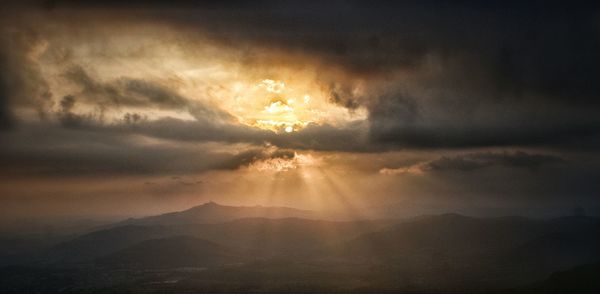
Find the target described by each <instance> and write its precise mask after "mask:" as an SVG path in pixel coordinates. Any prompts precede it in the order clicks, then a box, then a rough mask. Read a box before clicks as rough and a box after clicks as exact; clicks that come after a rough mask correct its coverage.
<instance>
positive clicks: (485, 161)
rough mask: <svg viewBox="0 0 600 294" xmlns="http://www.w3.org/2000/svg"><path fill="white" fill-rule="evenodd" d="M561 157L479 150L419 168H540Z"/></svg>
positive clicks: (428, 169)
mask: <svg viewBox="0 0 600 294" xmlns="http://www.w3.org/2000/svg"><path fill="white" fill-rule="evenodd" d="M562 162H564V160H563V159H562V158H560V157H557V156H554V155H548V154H532V153H526V152H523V151H517V152H512V153H511V152H503V153H493V152H478V153H469V154H463V155H457V156H443V157H441V158H439V159H436V160H433V161H429V162H427V163H425V164H423V165H420V166H419V168H420V169H421V170H422V171H453V170H459V171H472V170H478V169H482V168H487V167H492V166H504V167H512V168H526V169H531V170H536V169H539V168H540V167H541V166H542V165H545V164H555V163H562Z"/></svg>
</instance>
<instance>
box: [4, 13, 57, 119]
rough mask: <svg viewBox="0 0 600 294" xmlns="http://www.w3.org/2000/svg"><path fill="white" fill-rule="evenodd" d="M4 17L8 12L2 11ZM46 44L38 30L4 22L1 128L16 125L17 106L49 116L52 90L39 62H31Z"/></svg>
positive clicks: (43, 116) (41, 115)
mask: <svg viewBox="0 0 600 294" xmlns="http://www.w3.org/2000/svg"><path fill="white" fill-rule="evenodd" d="M4 16H6V12H3V11H2V12H0V17H4ZM43 46H44V43H43V41H42V40H41V38H40V36H39V34H37V33H36V32H34V31H31V30H26V31H19V32H15V31H13V30H10V29H8V28H6V27H5V22H4V21H0V129H5V128H6V127H9V126H12V125H14V124H15V121H14V115H13V108H14V107H15V106H17V107H23V106H26V107H31V108H33V109H35V110H36V111H37V112H38V114H39V115H40V117H42V118H45V116H46V114H47V113H46V112H47V109H48V107H50V106H51V98H52V92H51V91H50V88H49V87H48V85H47V83H46V81H45V79H44V78H43V76H42V75H41V73H40V71H39V67H38V65H37V64H36V63H34V62H31V61H32V59H35V56H36V54H37V51H38V50H39V48H40V47H43Z"/></svg>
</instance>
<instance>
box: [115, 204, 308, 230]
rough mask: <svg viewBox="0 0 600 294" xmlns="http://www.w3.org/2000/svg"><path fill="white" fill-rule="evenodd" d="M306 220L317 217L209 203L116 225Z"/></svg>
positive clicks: (282, 209) (283, 209)
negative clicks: (269, 219)
mask: <svg viewBox="0 0 600 294" xmlns="http://www.w3.org/2000/svg"><path fill="white" fill-rule="evenodd" d="M254 217H263V218H289V217H296V218H306V219H316V218H318V217H319V215H318V214H317V213H315V212H313V211H310V210H302V209H296V208H290V207H278V206H260V205H257V206H227V205H221V204H218V203H216V202H213V201H210V202H207V203H204V204H201V205H198V206H194V207H192V208H190V209H187V210H183V211H176V212H170V213H165V214H160V215H155V216H148V217H142V218H131V219H127V220H125V221H123V222H120V223H117V224H116V225H119V226H122V225H186V224H215V223H223V222H228V221H233V220H236V219H241V218H254Z"/></svg>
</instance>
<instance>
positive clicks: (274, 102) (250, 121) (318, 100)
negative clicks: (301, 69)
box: [222, 77, 364, 134]
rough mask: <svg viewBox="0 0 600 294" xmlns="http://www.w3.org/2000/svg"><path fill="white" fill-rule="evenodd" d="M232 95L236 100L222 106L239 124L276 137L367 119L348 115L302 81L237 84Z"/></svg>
mask: <svg viewBox="0 0 600 294" xmlns="http://www.w3.org/2000/svg"><path fill="white" fill-rule="evenodd" d="M230 91H231V92H232V94H230V95H232V96H233V99H232V100H229V101H228V100H225V101H223V102H222V103H224V104H225V105H226V109H227V110H228V111H229V112H230V113H232V114H233V115H234V116H236V117H237V118H238V119H239V121H240V123H242V124H245V125H248V126H252V127H256V128H260V129H264V130H270V131H273V132H275V133H280V134H286V133H293V132H297V131H301V130H302V129H304V128H306V127H307V126H308V125H310V124H317V125H320V124H324V123H328V124H342V123H344V122H347V121H350V120H353V119H357V118H358V119H361V118H364V117H361V113H360V112H354V113H349V112H348V110H347V109H345V108H344V107H342V106H340V105H337V104H335V103H332V102H331V99H329V97H328V95H327V93H325V92H324V91H323V90H322V87H320V86H319V85H318V84H316V83H314V81H313V82H308V81H306V80H304V79H302V78H301V77H297V78H296V79H295V80H290V81H283V80H277V79H262V80H259V81H255V82H253V83H244V82H241V81H236V82H234V83H232V85H231V88H230ZM363 116H364V115H363Z"/></svg>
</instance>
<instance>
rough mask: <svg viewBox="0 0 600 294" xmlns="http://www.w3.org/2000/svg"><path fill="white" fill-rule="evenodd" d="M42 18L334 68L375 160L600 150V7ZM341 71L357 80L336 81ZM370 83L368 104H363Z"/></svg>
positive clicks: (167, 98) (170, 98)
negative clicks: (365, 118) (154, 26)
mask: <svg viewBox="0 0 600 294" xmlns="http://www.w3.org/2000/svg"><path fill="white" fill-rule="evenodd" d="M38 4H39V3H38ZM39 7H42V8H44V9H46V11H47V13H49V15H52V13H60V12H65V11H66V12H73V11H76V12H78V11H82V12H83V13H88V14H90V15H92V16H98V15H110V14H111V12H115V13H117V12H118V13H121V14H123V13H124V14H125V15H127V16H126V17H127V18H129V20H130V21H132V22H135V21H138V20H145V21H152V22H156V23H165V24H167V25H170V26H173V27H175V28H177V29H180V30H182V31H191V32H201V33H202V34H204V35H208V36H210V37H211V40H214V41H216V42H220V44H222V45H224V46H228V47H231V48H234V49H235V50H238V51H239V52H240V55H241V56H242V57H241V58H242V59H246V60H247V62H250V63H251V62H253V60H260V58H256V57H257V56H260V55H261V54H263V55H264V54H266V55H269V54H270V53H271V52H285V53H286V54H290V56H291V57H290V59H294V58H296V57H298V56H308V57H310V58H312V59H313V61H315V62H317V63H320V66H321V68H323V71H322V73H321V75H322V76H320V77H319V80H320V81H321V82H322V83H323V84H322V86H323V88H324V91H325V92H326V93H328V94H329V97H330V99H331V101H332V102H334V103H337V104H340V105H342V106H344V107H347V108H348V109H351V110H352V109H356V108H358V107H360V106H363V107H365V108H366V109H367V110H368V111H369V123H370V128H369V129H368V132H369V133H370V135H369V137H368V139H370V140H371V145H372V146H370V147H369V148H370V149H375V150H379V149H394V148H423V147H427V148H468V147H477V146H515V145H526V146H556V145H561V146H562V145H565V144H567V143H568V142H575V143H572V144H571V145H573V146H574V145H578V146H581V142H585V144H590V142H592V143H593V142H596V141H598V140H597V139H594V138H597V137H598V134H599V132H600V118H599V117H598V116H597V115H596V113H597V111H598V110H599V109H598V108H600V104H599V103H598V101H599V100H598V99H597V93H599V92H600V83H597V80H598V79H599V78H600V53H598V52H600V31H599V30H600V28H599V27H600V25H599V24H598V20H597V19H598V18H597V16H598V13H599V12H600V9H598V8H599V5H598V4H595V3H592V2H583V1H575V2H569V4H565V3H563V2H555V1H485V2H471V1H459V2H455V3H451V4H450V3H445V2H442V1H402V2H385V3H371V2H366V1H326V2H317V1H315V2H309V3H305V2H293V1H258V2H252V3H251V4H249V3H247V2H243V1H242V2H241V1H223V2H221V1H175V2H172V1H168V2H167V1H133V2H131V1H128V2H127V3H124V2H121V1H47V2H45V3H43V5H42V4H40V5H39ZM167 8H168V9H167ZM132 11H133V12H135V14H131V13H127V12H132ZM265 52H266V53H265ZM256 62H258V61H256ZM329 68H340V69H342V71H343V72H344V75H343V76H341V77H340V76H330V75H329V74H328V72H327V70H328V69H329ZM68 76H69V77H70V78H71V79H72V80H73V81H75V82H77V83H79V84H80V85H81V86H82V87H83V89H84V93H82V95H75V96H77V99H86V96H95V97H96V98H98V99H100V100H102V99H106V100H107V101H106V103H112V104H114V105H132V106H133V105H142V104H143V105H149V106H153V107H158V108H177V107H185V108H187V109H189V111H190V113H192V115H194V116H195V117H197V118H203V117H210V116H217V117H224V118H223V119H227V114H225V113H224V112H219V113H211V112H212V111H213V110H212V108H211V107H206V106H204V105H200V106H197V105H196V106H190V105H186V103H187V102H186V100H185V98H184V97H181V96H179V95H176V94H174V93H173V92H169V91H166V89H162V88H156V84H152V83H150V84H149V82H148V81H140V80H128V79H127V78H123V79H121V80H119V81H111V82H110V83H100V82H97V81H94V80H93V79H91V78H90V76H89V74H88V73H86V72H84V71H82V70H81V69H79V70H78V69H75V70H74V71H73V72H71V73H70V74H69V75H68ZM397 76H401V77H402V78H395V77H397ZM357 80H361V81H364V84H365V86H364V88H365V89H364V91H354V90H356V88H357V85H356V81H357ZM382 88H383V90H382ZM42 93H43V92H42ZM38 96H39V95H38ZM79 96H81V97H79ZM0 101H2V100H0ZM5 112H6V111H4V112H0V113H5ZM2 116H3V117H6V114H2ZM311 141H312V142H313V143H310V144H312V145H315V144H314V142H316V141H319V140H311ZM310 144H306V143H304V145H310ZM369 148H362V149H369ZM328 149H329V147H328ZM340 149H344V147H342V146H341V147H340Z"/></svg>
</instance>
